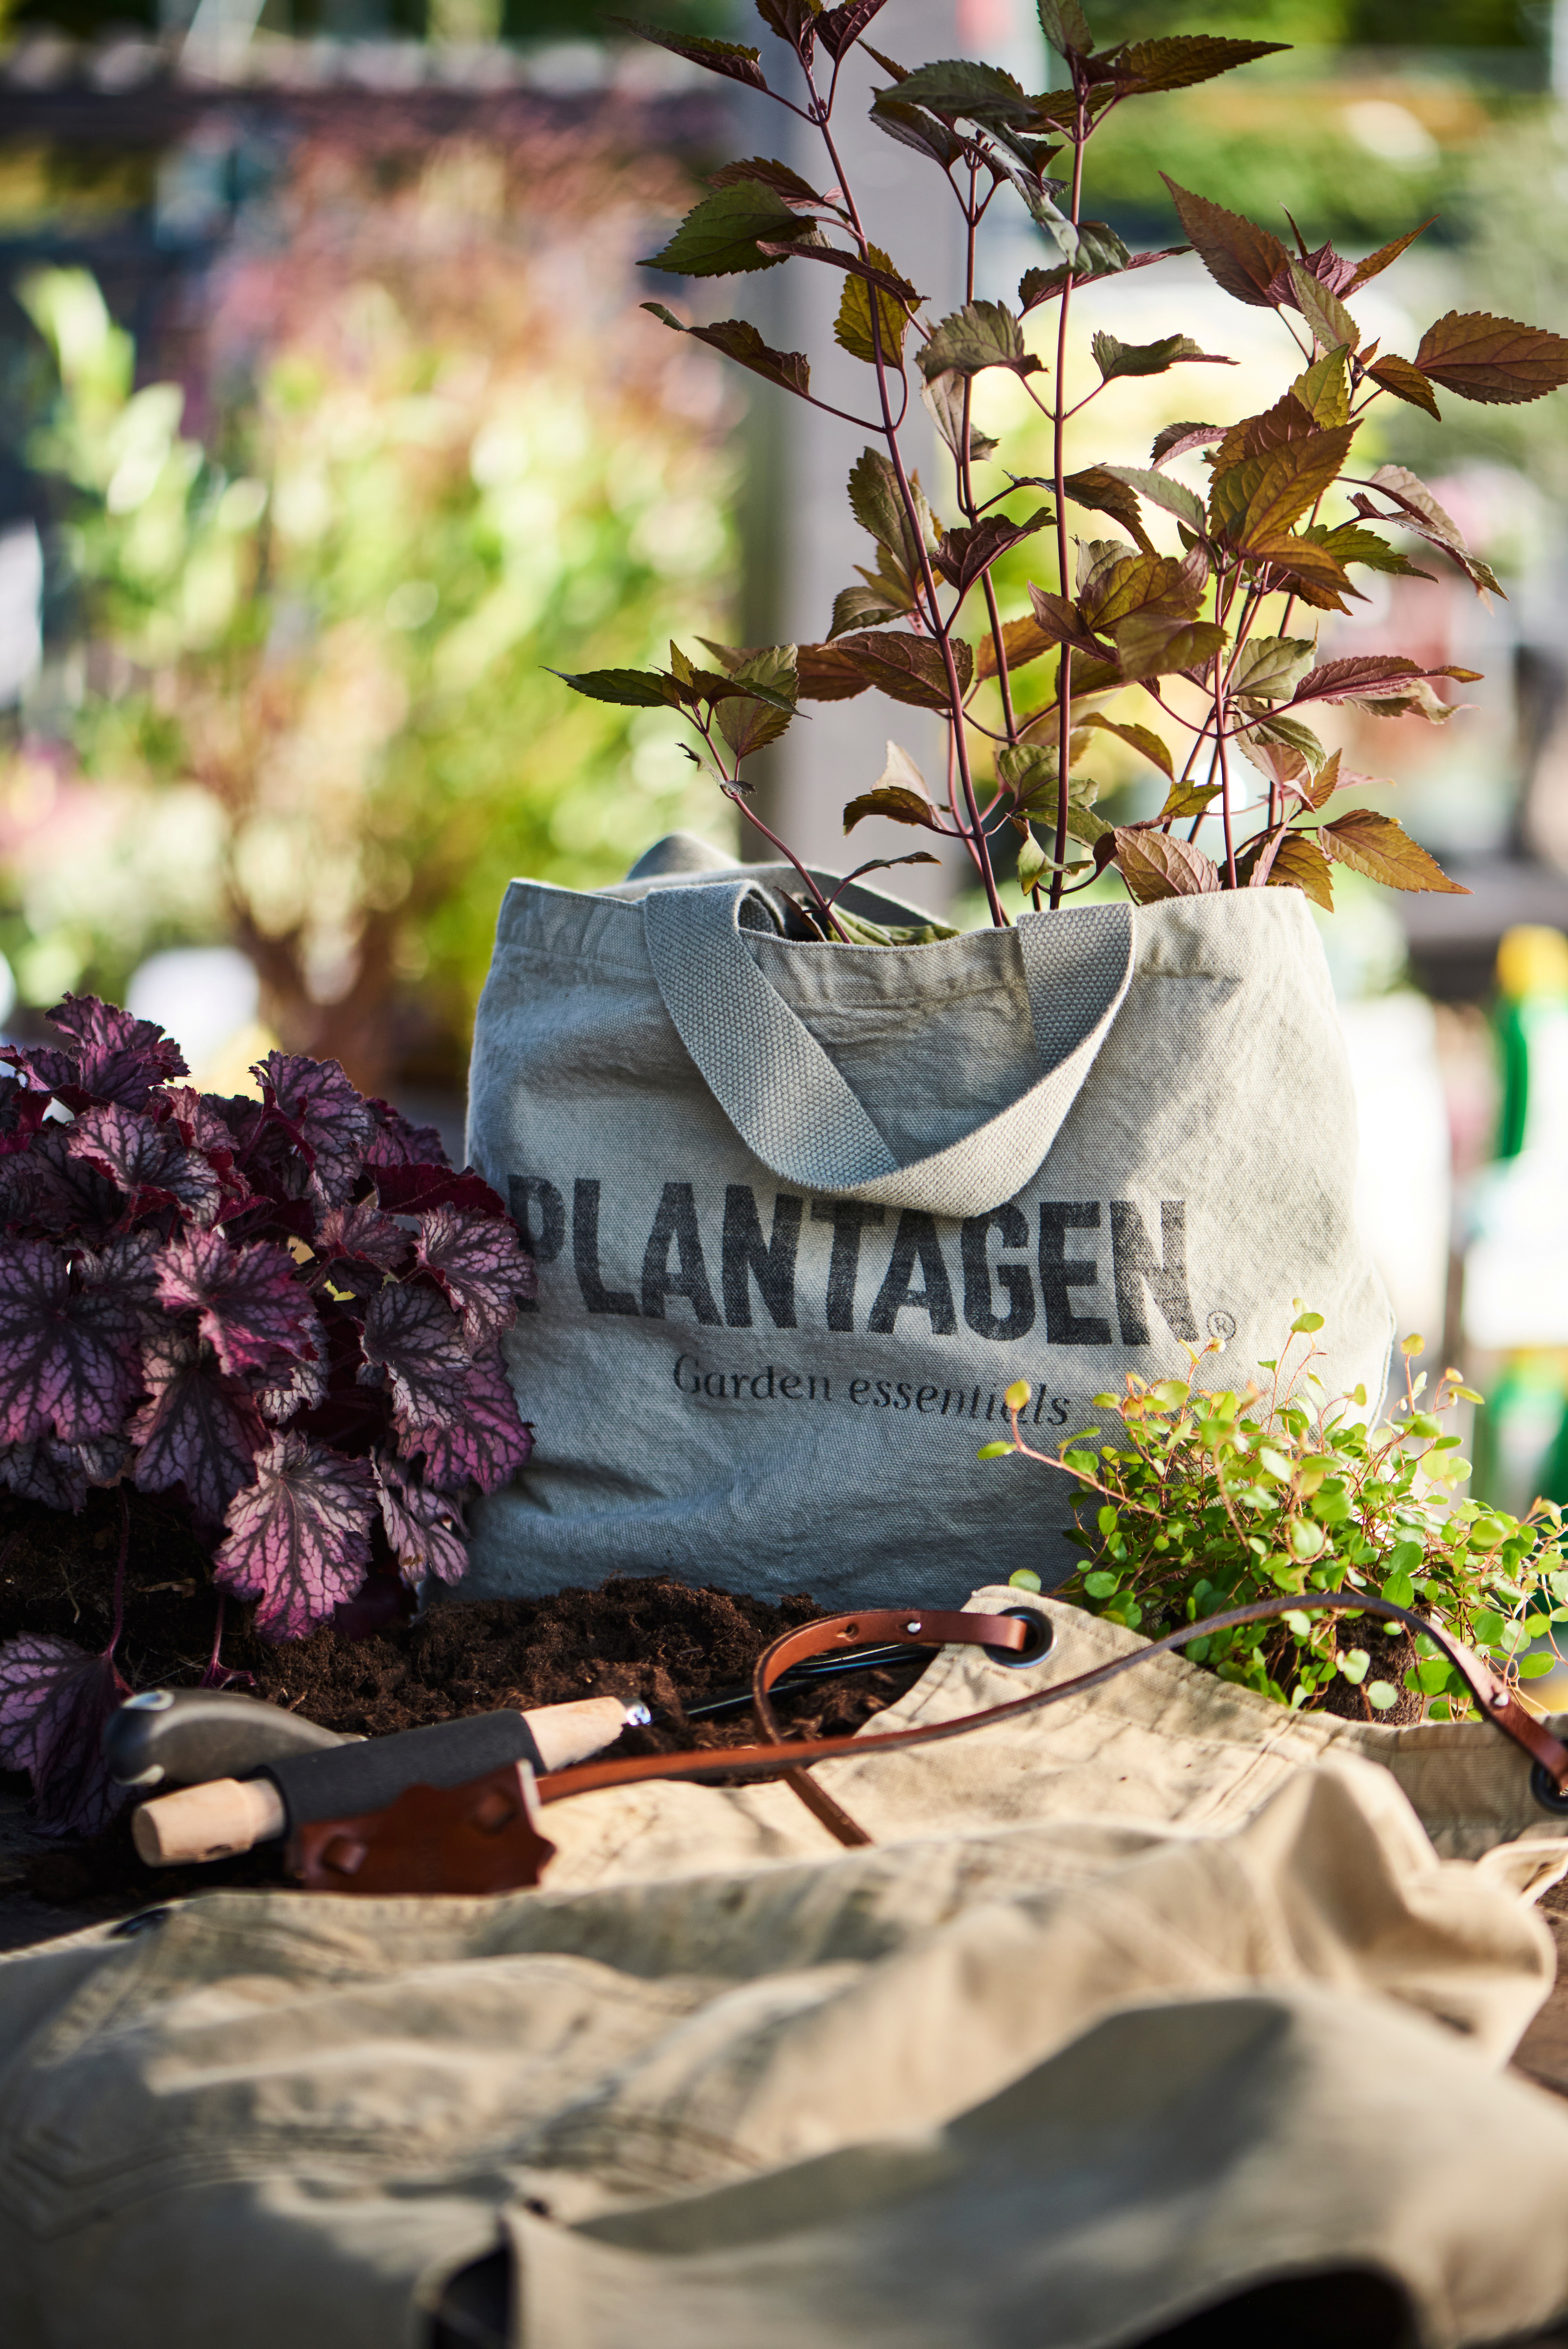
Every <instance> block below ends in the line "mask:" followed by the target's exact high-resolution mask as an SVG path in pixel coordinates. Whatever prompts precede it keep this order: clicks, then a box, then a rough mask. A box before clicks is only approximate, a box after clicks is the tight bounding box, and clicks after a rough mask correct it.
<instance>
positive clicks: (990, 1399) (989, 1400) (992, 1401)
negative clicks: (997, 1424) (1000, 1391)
mask: <svg viewBox="0 0 1568 2349" xmlns="http://www.w3.org/2000/svg"><path fill="white" fill-rule="evenodd" d="M995 1408H996V1397H995V1392H994V1391H993V1392H992V1393H991V1394H989V1395H988V1396H987V1397H986V1399H985V1416H986V1418H987V1419H989V1418H990V1416H991V1414H992V1413H993V1412H994V1411H995Z"/></svg>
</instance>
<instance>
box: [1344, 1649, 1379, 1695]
mask: <svg viewBox="0 0 1568 2349" xmlns="http://www.w3.org/2000/svg"><path fill="white" fill-rule="evenodd" d="M1336 1662H1337V1664H1338V1666H1339V1671H1340V1673H1341V1676H1342V1677H1343V1678H1344V1679H1346V1680H1347V1681H1348V1682H1350V1685H1351V1687H1352V1688H1359V1687H1360V1685H1361V1683H1362V1682H1363V1681H1364V1680H1365V1679H1366V1677H1367V1672H1368V1671H1369V1670H1370V1668H1371V1663H1372V1659H1371V1657H1370V1656H1369V1655H1368V1654H1367V1651H1366V1649H1365V1648H1341V1650H1340V1651H1339V1654H1338V1656H1337V1658H1336Z"/></svg>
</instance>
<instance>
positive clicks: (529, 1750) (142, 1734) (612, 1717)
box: [104, 1689, 649, 1868]
mask: <svg viewBox="0 0 1568 2349" xmlns="http://www.w3.org/2000/svg"><path fill="white" fill-rule="evenodd" d="M648 1718H649V1715H648V1711H647V1708H646V1706H645V1705H640V1704H634V1705H627V1704H624V1703H622V1702H621V1700H620V1699H619V1698H618V1697H587V1698H584V1699H583V1700H581V1701H580V1702H576V1703H573V1704H555V1705H545V1706H542V1707H540V1708H538V1709H537V1710H535V1711H533V1712H531V1713H515V1712H501V1713H478V1714H473V1715H470V1716H469V1717H468V1718H466V1719H463V1720H458V1721H441V1722H435V1723H430V1724H429V1725H428V1726H427V1727H425V1728H422V1729H407V1730H402V1731H400V1732H398V1733H397V1734H396V1735H394V1736H390V1737H370V1738H348V1737H340V1736H338V1735H336V1734H335V1733H334V1732H333V1731H331V1730H328V1729H322V1728H320V1727H318V1726H317V1724H316V1723H315V1722H309V1721H302V1720H301V1719H300V1717H299V1716H298V1714H297V1713H284V1712H283V1711H281V1710H280V1709H279V1707H277V1706H276V1705H270V1704H263V1703H262V1702H260V1701H259V1700H258V1699H257V1698H254V1697H246V1696H241V1695H238V1694H236V1693H233V1692H230V1691H228V1690H220V1689H190V1690H183V1689H150V1690H148V1691H147V1692H145V1693H144V1694H142V1695H140V1696H135V1697H132V1698H130V1699H129V1702H127V1703H125V1704H123V1705H121V1706H120V1707H119V1710H118V1712H116V1713H114V1714H113V1715H112V1716H111V1718H110V1720H109V1723H108V1727H107V1729H106V1731H105V1733H104V1751H105V1756H106V1759H107V1761H108V1768H109V1775H111V1776H112V1777H113V1778H114V1779H116V1780H117V1782H118V1783H119V1785H135V1786H146V1785H159V1784H160V1783H162V1782H163V1781H165V1780H168V1781H170V1782H175V1783H179V1784H181V1792H180V1793H178V1794H171V1795H160V1796H159V1797H158V1798H157V1799H155V1800H154V1801H152V1802H149V1803H144V1804H143V1805H142V1806H141V1807H140V1809H139V1810H138V1812H137V1813H136V1815H135V1816H134V1818H133V1819H132V1821H131V1834H132V1837H133V1839H134V1841H135V1844H136V1848H137V1851H138V1853H139V1856H140V1857H141V1858H142V1859H143V1860H145V1861H146V1862H147V1864H148V1865H149V1866H150V1867H152V1868H170V1867H175V1866H180V1865H184V1864H189V1863H190V1862H191V1861H199V1860H212V1859H226V1858H230V1857H232V1856H234V1855H235V1854H236V1853H239V1852H244V1851H249V1850H251V1849H252V1847H253V1846H254V1845H256V1844H258V1843H266V1842H269V1841H271V1840H272V1839H273V1838H274V1837H279V1836H284V1835H288V1834H291V1833H293V1834H295V1835H297V1834H298V1832H299V1830H300V1829H302V1828H304V1827H308V1826H312V1825H314V1824H315V1823H318V1822H320V1821H322V1820H329V1819H339V1818H343V1817H345V1816H348V1815H351V1814H353V1815H359V1814H366V1813H372V1812H379V1811H384V1810H386V1809H387V1807H388V1806H390V1805H391V1804H393V1803H395V1802H396V1801H397V1799H398V1797H399V1796H400V1795H404V1794H406V1793H407V1791H408V1789H409V1788H410V1787H414V1786H427V1787H436V1788H448V1787H455V1786H465V1785H469V1783H470V1782H471V1781H473V1780H476V1779H480V1778H485V1777H488V1776H489V1775H490V1774H491V1773H493V1772H495V1771H498V1770H503V1769H507V1768H509V1767H510V1768H515V1765H516V1764H519V1763H525V1764H528V1766H529V1768H530V1769H531V1770H532V1771H536V1772H538V1773H539V1774H540V1775H545V1774H547V1773H549V1772H550V1771H552V1770H563V1769H566V1768H569V1767H570V1766H571V1764H573V1763H575V1762H582V1761H585V1760H586V1759H587V1757H588V1756H589V1755H590V1754H597V1753H600V1752H601V1751H602V1750H603V1747H605V1746H606V1745H609V1744H614V1740H615V1739H616V1738H617V1737H618V1736H619V1735H620V1733H621V1732H622V1730H623V1729H625V1728H631V1727H641V1726H644V1725H645V1723H647V1721H648Z"/></svg>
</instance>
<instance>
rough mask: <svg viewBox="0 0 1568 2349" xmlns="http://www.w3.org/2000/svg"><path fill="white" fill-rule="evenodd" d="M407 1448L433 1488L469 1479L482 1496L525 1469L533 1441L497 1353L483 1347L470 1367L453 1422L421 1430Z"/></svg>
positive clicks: (504, 1366) (460, 1483)
mask: <svg viewBox="0 0 1568 2349" xmlns="http://www.w3.org/2000/svg"><path fill="white" fill-rule="evenodd" d="M407 1450H408V1451H410V1452H414V1451H422V1452H423V1453H424V1455H425V1474H426V1475H427V1476H428V1478H429V1479H430V1482H431V1483H432V1484H433V1485H463V1484H466V1483H467V1482H468V1481H469V1479H470V1478H471V1479H472V1480H473V1482H474V1483H475V1484H476V1485H478V1486H479V1488H480V1492H481V1493H493V1492H494V1491H495V1489H496V1487H497V1485H504V1484H506V1483H507V1481H508V1480H509V1478H511V1477H512V1476H515V1475H516V1474H517V1472H518V1470H519V1469H520V1468H521V1467H523V1466H525V1465H526V1464H527V1461H528V1456H529V1454H530V1453H531V1451H532V1450H533V1437H532V1435H531V1433H530V1432H529V1430H528V1428H527V1427H526V1426H525V1425H524V1424H523V1422H522V1420H521V1418H520V1416H519V1414H518V1408H517V1398H516V1396H515V1395H514V1394H513V1393H512V1391H511V1381H510V1380H509V1379H508V1377H507V1374H506V1364H505V1363H504V1362H503V1361H501V1358H500V1351H499V1350H496V1351H494V1352H492V1351H490V1350H489V1349H488V1348H487V1349H486V1350H485V1351H484V1352H483V1353H482V1354H478V1355H476V1356H475V1358H474V1360H473V1361H471V1362H469V1365H468V1375H467V1377H466V1379H465V1381H464V1384H463V1395H462V1401H461V1403H460V1405H459V1410H458V1413H457V1415H456V1417H455V1418H452V1419H449V1420H445V1421H443V1422H441V1423H438V1424H436V1425H432V1426H430V1427H427V1428H422V1429H420V1430H419V1431H418V1436H417V1440H416V1441H415V1442H414V1443H411V1444H408V1445H407Z"/></svg>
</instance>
